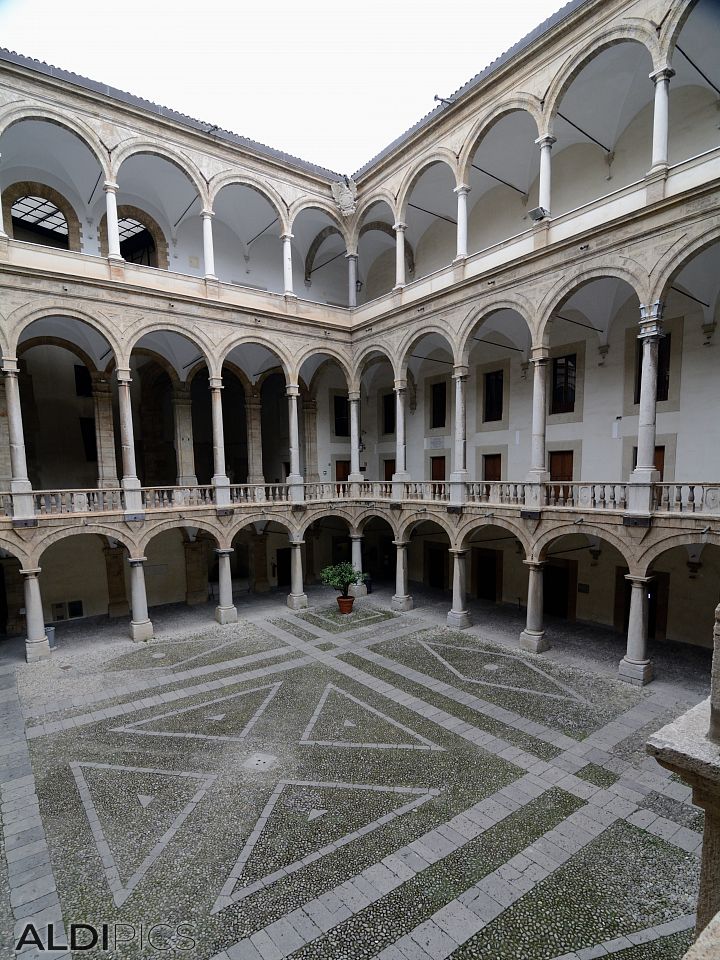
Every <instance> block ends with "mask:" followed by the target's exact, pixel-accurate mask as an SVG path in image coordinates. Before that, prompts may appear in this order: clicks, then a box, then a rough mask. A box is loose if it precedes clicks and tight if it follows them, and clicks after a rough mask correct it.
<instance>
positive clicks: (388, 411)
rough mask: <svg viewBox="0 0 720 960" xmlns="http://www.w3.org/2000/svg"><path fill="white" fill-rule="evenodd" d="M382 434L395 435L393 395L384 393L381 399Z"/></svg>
mask: <svg viewBox="0 0 720 960" xmlns="http://www.w3.org/2000/svg"><path fill="white" fill-rule="evenodd" d="M382 404H383V433H395V394H394V393H386V394H385V395H384V396H383V398H382Z"/></svg>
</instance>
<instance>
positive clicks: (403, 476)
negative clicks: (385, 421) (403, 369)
mask: <svg viewBox="0 0 720 960" xmlns="http://www.w3.org/2000/svg"><path fill="white" fill-rule="evenodd" d="M394 389H395V473H394V474H393V478H392V482H393V489H392V497H393V500H402V498H403V495H404V486H403V484H404V483H406V482H407V481H408V480H409V479H410V474H409V473H408V471H407V464H406V461H405V401H406V399H407V380H396V381H395V386H394Z"/></svg>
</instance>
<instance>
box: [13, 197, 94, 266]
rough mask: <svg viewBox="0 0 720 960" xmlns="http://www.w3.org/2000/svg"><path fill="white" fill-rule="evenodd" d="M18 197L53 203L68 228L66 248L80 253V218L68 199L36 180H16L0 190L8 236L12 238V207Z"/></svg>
mask: <svg viewBox="0 0 720 960" xmlns="http://www.w3.org/2000/svg"><path fill="white" fill-rule="evenodd" d="M20 197H40V199H41V200H48V201H49V202H50V203H53V204H54V205H55V206H56V207H57V208H58V210H59V211H60V213H61V214H62V215H63V216H64V217H65V222H66V223H67V228H68V249H70V250H72V251H73V252H74V253H80V249H81V246H82V226H81V225H80V218H79V217H78V215H77V213H76V212H75V208H74V207H73V205H72V204H71V203H70V201H69V200H68V199H67V198H66V197H64V196H63V195H62V194H61V193H60V192H59V191H58V190H55V189H54V188H53V187H48V186H47V185H46V184H44V183H39V182H38V181H37V180H17V181H16V182H15V183H12V184H10V186H9V187H6V188H5V189H4V190H3V192H2V214H3V223H4V224H5V230H6V232H7V235H8V237H10V239H12V236H13V225H12V207H13V204H14V203H15V201H16V200H19V199H20Z"/></svg>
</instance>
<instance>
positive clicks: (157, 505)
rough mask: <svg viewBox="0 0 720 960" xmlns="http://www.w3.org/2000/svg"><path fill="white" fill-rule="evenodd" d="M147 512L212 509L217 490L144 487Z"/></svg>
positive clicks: (144, 506) (210, 486)
mask: <svg viewBox="0 0 720 960" xmlns="http://www.w3.org/2000/svg"><path fill="white" fill-rule="evenodd" d="M140 492H141V494H142V503H143V508H144V509H145V510H177V509H179V508H181V507H210V506H212V505H213V504H214V503H215V488H214V487H213V486H212V485H211V484H208V485H206V486H202V487H199V486H198V487H142V488H141V490H140Z"/></svg>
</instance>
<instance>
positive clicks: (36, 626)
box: [20, 567, 50, 663]
mask: <svg viewBox="0 0 720 960" xmlns="http://www.w3.org/2000/svg"><path fill="white" fill-rule="evenodd" d="M20 573H21V574H22V575H23V580H24V584H23V585H24V589H25V627H26V630H27V639H26V640H25V658H26V660H27V661H28V663H31V662H32V661H33V660H44V659H45V658H47V657H49V656H50V644H49V643H48V638H47V634H46V633H45V618H44V617H43V608H42V597H41V596H40V581H39V580H38V575H39V573H40V567H34V568H31V569H27V570H21V571H20Z"/></svg>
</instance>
